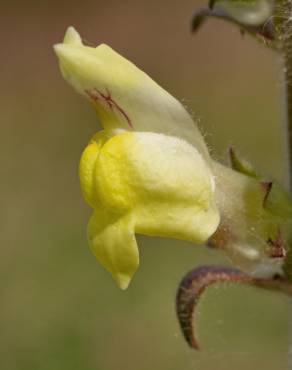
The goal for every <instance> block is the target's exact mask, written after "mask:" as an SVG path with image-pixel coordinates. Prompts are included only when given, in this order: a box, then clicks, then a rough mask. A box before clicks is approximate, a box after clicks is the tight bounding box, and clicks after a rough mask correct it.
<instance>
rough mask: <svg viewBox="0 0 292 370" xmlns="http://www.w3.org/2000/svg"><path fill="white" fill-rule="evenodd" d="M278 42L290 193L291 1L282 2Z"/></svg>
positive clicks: (286, 171)
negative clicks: (281, 54)
mask: <svg viewBox="0 0 292 370" xmlns="http://www.w3.org/2000/svg"><path fill="white" fill-rule="evenodd" d="M281 19H282V22H281V25H280V35H279V38H280V42H282V43H283V59H284V84H285V116H286V117H285V121H284V124H285V126H286V127H285V130H284V135H285V138H284V140H285V147H286V148H285V149H286V150H285V152H286V153H285V154H286V158H285V167H286V168H285V182H286V187H287V188H288V190H289V191H290V193H291V192H292V0H284V1H283V7H282V14H281Z"/></svg>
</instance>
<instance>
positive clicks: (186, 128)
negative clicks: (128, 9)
mask: <svg viewBox="0 0 292 370" xmlns="http://www.w3.org/2000/svg"><path fill="white" fill-rule="evenodd" d="M55 51H56V53H57V56H58V58H59V62H60V68H61V71H62V74H63V76H64V78H65V79H66V80H67V81H68V82H69V83H70V84H71V85H72V86H73V87H74V88H75V89H76V90H77V91H78V92H79V93H81V94H82V95H84V96H85V97H86V98H88V99H89V100H90V102H91V103H92V104H93V106H94V108H95V110H96V112H97V114H98V118H99V120H100V122H101V124H102V125H103V127H104V130H103V131H101V132H99V133H97V134H95V135H94V136H93V138H92V139H91V141H90V143H89V144H88V146H87V147H86V148H85V150H84V152H83V154H82V158H81V162H80V169H79V174H80V182H81V188H82V192H83V195H84V198H85V200H86V201H87V202H88V204H89V205H90V206H91V207H92V208H93V209H94V212H93V215H92V217H91V220H90V222H89V225H88V239H89V244H90V246H91V249H92V251H93V253H94V254H95V256H96V257H97V259H98V260H99V261H100V262H101V264H102V265H103V266H104V267H105V268H106V269H107V270H108V271H109V272H110V273H111V274H112V276H113V277H114V279H115V280H116V281H117V283H118V285H119V286H120V287H121V288H122V289H125V288H127V286H128V284H129V282H130V280H131V278H132V276H133V274H134V273H135V271H136V269H137V267H138V265H139V253H138V248H137V244H136V239H135V233H140V234H145V235H155V236H165V237H173V238H178V239H184V240H189V241H192V242H194V243H197V244H200V243H204V242H205V241H206V240H207V239H208V238H209V237H210V236H211V235H212V234H213V233H214V231H215V230H216V228H217V226H218V223H219V216H218V211H217V209H216V206H215V203H214V192H215V189H214V188H215V185H214V180H213V176H212V173H211V171H210V169H209V164H210V158H209V154H208V151H207V148H206V145H205V143H204V140H203V138H202V136H201V134H200V132H199V130H198V128H197V127H196V125H195V123H194V122H193V120H192V119H191V117H190V116H189V114H188V113H187V112H186V110H185V109H184V107H183V106H182V105H181V104H180V103H179V102H178V101H177V100H176V99H175V98H173V97H172V96H171V95H170V94H168V93H167V92H166V91H165V90H163V89H162V88H161V87H160V86H158V85H157V84H156V83H155V82H154V81H153V80H152V79H151V78H150V77H149V76H147V75H146V74H145V73H144V72H142V71H141V70H139V69H138V68H137V67H136V66H135V65H134V64H132V63H131V62H129V61H128V60H126V59H125V58H123V57H122V56H120V55H119V54H118V53H116V52H115V51H113V50H112V49H111V48H110V47H108V46H106V45H100V46H98V47H97V48H91V47H88V46H84V45H83V44H82V41H81V38H80V36H79V34H78V33H77V32H76V31H75V30H74V29H73V28H72V27H70V28H69V29H68V30H67V32H66V35H65V38H64V42H63V43H61V44H57V45H56V46H55Z"/></svg>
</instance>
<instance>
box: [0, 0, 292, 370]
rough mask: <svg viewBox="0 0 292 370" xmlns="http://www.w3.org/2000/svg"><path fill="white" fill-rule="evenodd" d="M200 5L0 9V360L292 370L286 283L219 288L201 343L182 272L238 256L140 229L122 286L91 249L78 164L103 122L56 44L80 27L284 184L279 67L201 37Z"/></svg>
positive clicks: (218, 25)
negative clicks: (68, 77)
mask: <svg viewBox="0 0 292 370" xmlns="http://www.w3.org/2000/svg"><path fill="white" fill-rule="evenodd" d="M200 5H201V3H200V2H197V1H191V0H184V1H183V2H180V1H177V0H176V1H175V0H160V1H157V0H156V1H154V0H148V1H137V0H128V1H127V0H124V1H118V0H108V1H99V0H95V1H92V0H89V1H88V0H84V1H80V2H76V1H67V0H66V1H55V0H51V1H50V2H48V1H34V0H30V1H29V0H28V1H25V2H23V1H20V0H19V1H17V0H11V1H9V2H8V1H6V2H3V3H1V13H0V17H1V22H0V29H1V32H0V38H1V58H0V67H1V68H0V74H1V90H0V94H1V99H0V105H1V117H2V118H1V137H0V140H1V145H0V148H1V149H0V150H1V152H2V154H1V156H0V161H1V188H2V189H1V193H0V194H1V210H2V212H1V213H0V215H1V226H2V231H1V234H0V235H1V236H0V238H1V258H0V272H1V280H0V295H1V305H0V328H1V330H0V333H1V334H0V369H1V370H149V369H155V370H156V369H157V370H177V369H180V370H181V369H183V370H190V369H195V370H211V369H215V368H216V369H217V370H230V369H239V370H240V369H245V370H246V369H259V368H264V369H266V370H276V369H277V370H285V369H288V329H289V328H288V315H289V302H288V299H286V298H284V297H282V296H281V295H278V294H275V293H269V292H262V291H258V290H256V289H254V288H248V287H237V286H234V285H223V286H222V285H221V286H214V287H212V288H211V289H210V290H209V291H208V292H207V293H206V294H205V295H204V297H203V299H202V301H201V303H200V307H199V314H198V320H197V322H198V329H199V337H200V341H201V344H202V347H203V349H204V350H203V351H202V352H200V353H198V352H195V351H193V350H190V349H189V348H188V347H187V345H186V344H185V342H184V341H183V339H182V336H181V333H180V330H179V327H178V323H177V320H176V316H175V310H174V300H175V294H176V288H177V285H178V282H179V281H180V279H181V278H182V276H183V275H184V274H185V273H186V272H187V271H188V270H190V269H191V268H193V267H195V266H196V265H199V264H207V263H213V264H215V263H217V264H218V263H227V261H226V260H225V259H224V256H223V255H222V254H220V253H216V252H214V251H210V250H207V249H206V248H205V247H196V246H193V245H191V244H190V243H184V242H180V241H175V240H166V239H158V238H148V237H138V239H139V240H138V242H139V246H140V253H141V267H140V269H139V271H138V273H137V274H136V276H135V278H134V280H133V283H132V284H131V286H130V287H129V289H128V290H127V291H125V292H121V291H119V289H118V288H117V287H116V285H115V283H114V282H113V280H112V279H111V277H110V275H109V274H108V273H106V272H105V271H104V270H103V269H102V267H101V266H100V265H99V264H98V263H97V262H96V260H95V258H94V256H93V255H92V254H91V252H90V251H89V249H88V247H87V241H86V233H85V229H86V224H87V221H88V218H89V215H90V209H89V208H88V207H87V206H86V204H85V203H84V202H83V200H82V198H81V194H80V190H79V183H78V177H77V168H78V161H79V157H80V154H81V152H82V150H83V148H84V146H85V145H86V143H87V141H88V140H89V138H90V137H91V135H92V134H93V133H94V132H95V131H96V130H97V129H98V123H97V120H96V117H95V114H94V112H93V111H91V108H90V107H89V105H88V104H87V103H86V102H85V100H83V99H81V98H80V97H79V96H78V95H77V94H75V93H74V92H73V90H72V89H71V88H70V87H69V86H68V85H67V84H66V83H65V82H64V81H63V79H62V78H61V76H60V73H59V70H58V66H57V62H56V58H55V56H54V54H53V50H52V45H53V44H54V43H56V42H59V41H60V40H61V39H62V37H63V34H64V32H65V29H66V28H67V26H69V25H74V26H75V27H76V28H77V29H78V30H79V31H80V33H81V35H82V36H83V37H84V39H85V40H86V41H87V42H89V43H90V44H92V45H94V44H98V43H101V42H105V43H107V44H109V45H111V46H112V47H113V48H114V49H116V50H117V51H118V52H120V53H121V54H122V55H124V56H125V57H127V58H128V59H130V60H132V61H133V62H134V63H136V64H137V65H138V66H139V67H140V68H142V69H143V70H145V71H146V72H147V73H148V74H150V75H151V76H152V77H153V78H154V79H156V80H157V81H158V82H159V83H160V84H161V85H162V86H163V87H165V88H166V89H167V90H168V91H170V92H171V93H172V94H173V95H175V96H176V97H177V98H178V99H180V100H181V101H182V102H183V103H184V104H186V105H187V106H188V107H189V109H190V110H191V111H192V112H193V115H194V117H195V118H196V119H200V126H201V128H202V131H203V132H204V134H205V136H206V140H207V141H208V143H209V145H210V147H211V148H212V153H213V156H214V157H215V158H217V159H220V160H224V159H225V156H226V155H225V154H226V150H227V148H228V146H230V145H234V146H235V147H236V148H238V149H239V151H240V152H241V153H242V154H244V155H245V157H247V158H248V159H249V160H250V161H252V162H253V163H254V164H255V165H256V166H257V167H258V168H259V169H260V170H262V171H263V172H265V173H267V174H269V175H270V176H271V177H272V178H278V179H281V178H282V174H283V160H282V158H283V150H282V147H283V145H282V134H281V120H282V118H283V117H282V116H283V114H282V107H281V104H280V99H281V94H282V87H281V80H280V72H279V71H280V69H281V63H280V61H279V60H277V57H276V56H275V55H274V54H273V53H272V52H271V51H268V50H266V49H265V48H264V47H263V46H261V45H258V44H256V43H255V41H254V40H252V39H250V38H249V37H248V36H246V37H244V38H243V37H241V35H240V33H239V31H238V30H237V29H236V28H234V27H232V26H229V25H226V24H224V23H222V22H219V21H214V20H213V21H210V22H208V24H207V25H206V26H205V27H204V28H203V29H202V30H201V32H199V34H198V35H196V36H192V35H191V34H190V31H189V24H190V18H191V15H192V13H193V12H194V10H195V9H196V8H198V7H199V6H200ZM290 311H291V308H290Z"/></svg>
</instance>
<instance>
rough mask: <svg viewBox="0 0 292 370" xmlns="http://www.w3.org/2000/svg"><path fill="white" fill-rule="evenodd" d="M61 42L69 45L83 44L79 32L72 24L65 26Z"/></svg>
mask: <svg viewBox="0 0 292 370" xmlns="http://www.w3.org/2000/svg"><path fill="white" fill-rule="evenodd" d="M63 43H64V44H70V45H83V44H82V39H81V37H80V35H79V33H78V32H77V31H76V29H75V28H74V27H73V26H70V27H68V28H67V30H66V33H65V36H64V40H63Z"/></svg>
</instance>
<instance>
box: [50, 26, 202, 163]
mask: <svg viewBox="0 0 292 370" xmlns="http://www.w3.org/2000/svg"><path fill="white" fill-rule="evenodd" d="M54 48H55V52H56V54H57V56H58V58H59V62H60V68H61V72H62V74H63V76H64V78H65V79H66V80H67V81H68V83H69V84H71V85H72V86H73V87H74V88H75V90H76V91H77V92H79V93H81V94H82V95H84V96H85V97H86V98H87V99H88V100H89V101H90V102H91V103H92V104H93V106H94V108H95V110H96V112H97V114H98V117H99V119H100V121H101V124H102V125H103V126H104V128H106V129H116V128H122V129H125V130H130V131H131V130H135V131H151V132H158V133H165V134H169V135H173V136H177V137H180V138H183V139H185V140H186V141H188V142H189V143H191V144H193V145H194V146H195V147H196V148H197V149H198V150H199V152H200V153H201V154H202V155H203V156H204V157H205V159H208V158H209V155H208V150H207V148H206V145H205V143H204V140H203V138H202V135H201V133H200V132H199V130H198V128H197V126H196V124H195V123H194V121H193V120H192V118H191V117H190V115H189V114H188V112H187V111H186V110H185V108H184V107H183V106H182V104H181V103H180V102H178V101H177V100H176V99H175V98H174V97H173V96H171V95H170V94H169V93H168V92H166V91H165V90H164V89H163V88H161V87H160V86H159V85H158V84H157V83H156V82H154V81H153V80H152V79H151V78H150V77H149V76H148V75H147V74H146V73H144V72H143V71H141V70H140V69H139V68H137V67H136V66H135V65H134V64H133V63H131V62H130V61H128V60H127V59H125V58H123V57H122V56H121V55H119V54H118V53H117V52H115V51H114V50H113V49H111V48H110V47H109V46H107V45H104V44H102V45H99V46H98V47H96V48H92V47H89V46H85V45H83V44H82V43H81V38H80V36H79V34H78V33H77V31H75V30H74V29H73V28H72V27H70V28H69V29H68V30H67V32H66V35H65V38H64V42H63V43H61V44H57V45H55V47H54Z"/></svg>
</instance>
